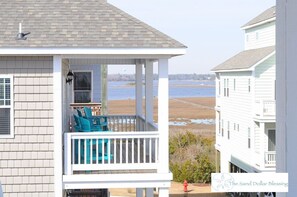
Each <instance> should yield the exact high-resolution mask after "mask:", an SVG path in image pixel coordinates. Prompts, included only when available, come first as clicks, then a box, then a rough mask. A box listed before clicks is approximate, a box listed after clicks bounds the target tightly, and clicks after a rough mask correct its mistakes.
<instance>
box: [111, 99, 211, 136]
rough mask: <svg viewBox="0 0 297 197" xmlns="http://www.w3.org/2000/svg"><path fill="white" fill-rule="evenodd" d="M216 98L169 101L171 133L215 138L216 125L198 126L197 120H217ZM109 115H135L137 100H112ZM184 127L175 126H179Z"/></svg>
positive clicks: (155, 114)
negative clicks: (189, 133) (187, 133)
mask: <svg viewBox="0 0 297 197" xmlns="http://www.w3.org/2000/svg"><path fill="white" fill-rule="evenodd" d="M214 105H215V98H213V97H211V98H200V97H196V98H176V99H170V100H169V121H170V122H171V124H173V125H171V126H170V127H169V128H170V133H171V134H174V133H176V132H183V131H191V132H194V133H199V134H201V135H207V136H214V130H215V125H214V124H197V123H193V121H195V120H202V119H207V120H215V110H214ZM108 106H109V109H108V111H109V114H135V100H131V99H129V100H112V101H109V103H108ZM157 113H158V111H157V99H154V119H155V120H157V119H158V115H157ZM179 123H180V124H182V125H183V126H174V125H178V124H179Z"/></svg>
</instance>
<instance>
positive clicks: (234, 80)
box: [233, 79, 236, 91]
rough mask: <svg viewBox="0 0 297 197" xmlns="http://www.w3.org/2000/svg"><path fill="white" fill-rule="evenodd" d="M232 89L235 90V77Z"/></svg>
mask: <svg viewBox="0 0 297 197" xmlns="http://www.w3.org/2000/svg"><path fill="white" fill-rule="evenodd" d="M233 90H234V91H235V90H236V80H235V79H234V80H233Z"/></svg>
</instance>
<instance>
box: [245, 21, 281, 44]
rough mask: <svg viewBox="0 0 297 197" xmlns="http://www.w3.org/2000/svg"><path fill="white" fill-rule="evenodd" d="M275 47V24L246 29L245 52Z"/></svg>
mask: <svg viewBox="0 0 297 197" xmlns="http://www.w3.org/2000/svg"><path fill="white" fill-rule="evenodd" d="M273 45H275V22H270V23H266V24H264V25H261V26H257V27H254V28H250V29H247V30H246V31H245V50H248V49H255V48H262V47H267V46H273Z"/></svg>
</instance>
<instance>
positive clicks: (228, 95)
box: [227, 79, 229, 97]
mask: <svg viewBox="0 0 297 197" xmlns="http://www.w3.org/2000/svg"><path fill="white" fill-rule="evenodd" d="M227 97H229V79H227Z"/></svg>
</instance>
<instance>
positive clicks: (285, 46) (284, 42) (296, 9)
mask: <svg viewBox="0 0 297 197" xmlns="http://www.w3.org/2000/svg"><path fill="white" fill-rule="evenodd" d="M276 11H277V17H276V24H277V26H276V120H277V121H276V171H277V172H287V173H288V175H289V186H288V187H289V193H277V196H278V197H279V196H281V197H283V196H287V197H293V196H296V194H297V187H296V185H297V170H296V165H297V157H296V149H297V143H296V139H297V132H296V130H297V121H296V120H297V110H296V108H297V102H296V101H297V91H296V83H297V78H296V73H297V67H296V62H297V56H296V51H297V36H296V35H297V21H296V17H297V1H296V0H286V1H284V0H283V1H276Z"/></svg>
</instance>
